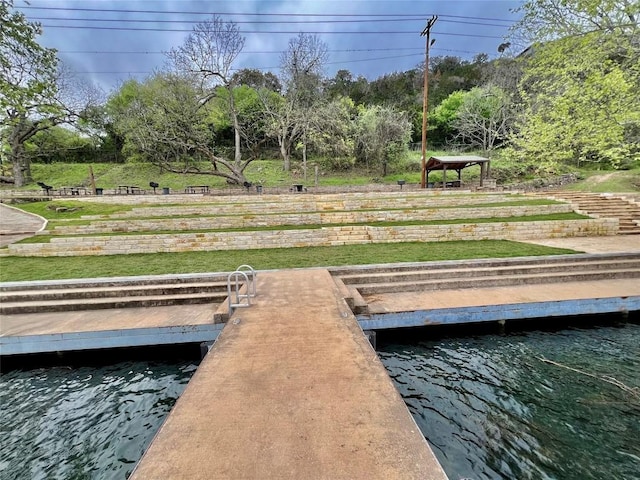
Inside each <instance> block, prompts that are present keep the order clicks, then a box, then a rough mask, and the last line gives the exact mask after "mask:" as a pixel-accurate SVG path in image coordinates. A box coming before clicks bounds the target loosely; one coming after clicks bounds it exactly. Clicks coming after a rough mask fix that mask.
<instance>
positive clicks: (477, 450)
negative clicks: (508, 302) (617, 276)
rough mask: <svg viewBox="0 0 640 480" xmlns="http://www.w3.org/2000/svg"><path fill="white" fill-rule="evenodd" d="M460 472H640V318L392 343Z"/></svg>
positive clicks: (453, 470) (406, 383) (416, 399)
mask: <svg viewBox="0 0 640 480" xmlns="http://www.w3.org/2000/svg"><path fill="white" fill-rule="evenodd" d="M380 357H381V358H382V361H383V363H384V364H385V366H386V367H387V369H388V371H389V372H390V375H391V376H392V378H393V379H394V381H395V382H396V384H397V386H398V389H399V390H400V393H401V394H402V396H403V397H404V399H405V401H406V403H407V405H408V407H409V409H410V411H411V412H412V414H413V415H414V417H415V419H416V421H417V422H418V424H419V426H420V428H421V430H422V431H423V433H424V434H425V436H426V437H427V439H428V440H429V442H430V443H431V445H432V446H433V448H434V451H435V453H436V455H437V456H438V459H439V460H440V462H441V463H442V465H443V467H444V469H445V471H446V472H447V474H448V475H449V477H450V478H451V479H458V478H473V479H476V480H480V479H576V480H578V479H580V480H583V479H598V480H600V479H631V480H633V479H636V480H637V479H640V442H639V441H638V438H640V398H638V397H637V396H634V395H632V394H630V393H628V392H625V391H623V390H621V389H619V388H617V387H615V386H613V385H611V384H609V383H606V382H604V381H602V380H600V379H596V378H591V377H589V376H585V375H581V374H579V373H576V372H573V371H570V370H567V369H564V368H560V367H558V366H555V365H551V364H548V363H544V362H543V361H541V359H542V358H549V359H553V360H554V361H556V362H559V363H561V364H566V365H569V366H572V367H575V368H577V369H581V370H584V371H586V372H590V373H592V374H595V375H610V376H613V377H615V378H616V379H618V380H620V381H622V382H624V383H625V384H626V385H628V386H630V387H632V388H635V387H640V325H636V324H625V325H623V326H619V327H606V328H588V329H577V328H574V329H568V330H563V331H560V332H523V333H519V334H514V335H508V336H504V335H502V336H501V335H483V336H477V337H468V338H444V339H439V340H433V341H421V342H419V343H418V344H417V345H416V344H415V342H413V344H405V343H396V344H391V345H387V346H384V347H383V348H382V351H381V352H380Z"/></svg>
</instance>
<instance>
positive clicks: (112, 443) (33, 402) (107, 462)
mask: <svg viewBox="0 0 640 480" xmlns="http://www.w3.org/2000/svg"><path fill="white" fill-rule="evenodd" d="M196 367H197V364H196V363H194V362H192V361H188V360H181V361H178V362H168V363H167V362H158V361H126V362H119V363H114V364H111V365H106V366H104V365H103V366H100V367H79V368H77V367H74V368H69V367H49V368H38V369H31V370H24V371H21V370H13V371H9V372H7V373H3V375H2V377H1V379H0V408H1V415H0V478H1V479H2V480H11V479H124V478H126V477H127V476H128V475H129V474H130V473H131V471H132V470H133V467H134V466H135V463H136V462H137V461H138V460H139V459H140V457H141V456H142V453H143V452H144V449H145V448H146V447H147V445H148V444H149V443H150V442H151V440H152V439H153V436H154V435H155V433H156V431H157V430H158V428H159V427H160V425H161V423H162V421H163V420H164V418H165V417H166V415H167V414H168V413H169V411H170V410H171V407H172V406H173V404H174V403H175V401H176V400H177V399H178V397H179V396H180V394H181V393H182V391H183V390H184V389H185V387H186V384H187V382H188V381H189V379H190V378H191V376H192V375H193V372H194V371H195V369H196Z"/></svg>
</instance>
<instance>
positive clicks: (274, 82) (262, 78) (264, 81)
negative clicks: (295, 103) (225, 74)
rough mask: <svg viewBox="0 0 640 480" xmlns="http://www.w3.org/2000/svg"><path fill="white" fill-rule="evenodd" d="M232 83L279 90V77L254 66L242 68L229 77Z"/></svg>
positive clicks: (280, 85)
mask: <svg viewBox="0 0 640 480" xmlns="http://www.w3.org/2000/svg"><path fill="white" fill-rule="evenodd" d="M231 81H232V83H233V84H234V85H245V86H247V87H252V88H255V89H256V90H257V89H260V88H266V89H268V90H271V91H273V92H281V91H282V84H281V83H280V79H279V78H278V77H277V76H275V75H274V74H273V73H271V72H266V73H263V72H261V71H260V70H257V69H255V68H243V69H241V70H238V71H237V72H236V73H234V74H233V76H232V77H231Z"/></svg>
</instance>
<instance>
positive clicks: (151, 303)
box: [0, 292, 226, 315]
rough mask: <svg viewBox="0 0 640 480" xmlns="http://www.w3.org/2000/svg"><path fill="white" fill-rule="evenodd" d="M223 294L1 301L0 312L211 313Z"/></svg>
mask: <svg viewBox="0 0 640 480" xmlns="http://www.w3.org/2000/svg"><path fill="white" fill-rule="evenodd" d="M225 298H226V294H225V295H224V296H223V297H221V296H217V297H215V296H212V294H211V293H208V292H206V293H191V294H182V295H152V296H139V297H122V298H118V297H109V298H92V299H71V300H69V299H64V300H43V301H31V302H2V304H0V314H2V315H12V314H24V313H41V312H69V311H79V310H103V309H118V308H141V307H161V306H169V305H187V304H190V305H191V304H204V303H211V304H212V309H211V314H212V315H213V311H214V310H215V308H216V307H215V306H214V305H216V306H217V304H219V303H220V302H222V301H224V299H225Z"/></svg>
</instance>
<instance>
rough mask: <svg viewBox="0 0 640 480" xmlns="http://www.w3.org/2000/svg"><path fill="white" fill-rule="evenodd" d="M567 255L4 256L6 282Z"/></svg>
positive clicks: (375, 247) (274, 252)
mask: <svg viewBox="0 0 640 480" xmlns="http://www.w3.org/2000/svg"><path fill="white" fill-rule="evenodd" d="M566 253H576V252H574V251H572V250H566V249H560V248H551V247H544V246H539V245H532V244H527V243H519V242H510V241H505V240H485V241H472V242H433V243H397V244H371V245H349V246H340V247H309V248H282V249H260V250H244V251H214V252H185V253H150V254H130V255H109V256H86V257H0V281H3V282H9V281H21V280H54V279H65V278H93V277H111V276H131V275H160V274H169V273H200V272H229V271H233V270H235V269H236V267H238V265H242V264H245V263H248V264H250V265H251V266H253V267H254V268H256V269H258V270H266V269H278V268H302V267H327V266H340V265H367V264H376V263H399V262H426V261H435V260H462V259H472V258H506V257H520V256H539V255H560V254H566Z"/></svg>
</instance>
